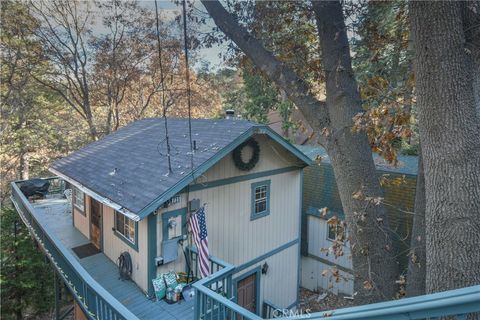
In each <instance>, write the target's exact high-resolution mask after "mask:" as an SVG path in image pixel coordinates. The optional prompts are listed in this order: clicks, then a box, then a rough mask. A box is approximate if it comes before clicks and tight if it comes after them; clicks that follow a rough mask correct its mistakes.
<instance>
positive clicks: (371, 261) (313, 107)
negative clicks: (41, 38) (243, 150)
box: [202, 0, 397, 303]
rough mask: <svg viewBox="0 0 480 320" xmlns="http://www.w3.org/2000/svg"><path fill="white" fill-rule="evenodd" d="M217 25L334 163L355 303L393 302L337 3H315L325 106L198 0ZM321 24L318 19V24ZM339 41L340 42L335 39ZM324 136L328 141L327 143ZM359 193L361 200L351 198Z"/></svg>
mask: <svg viewBox="0 0 480 320" xmlns="http://www.w3.org/2000/svg"><path fill="white" fill-rule="evenodd" d="M202 3H203V5H204V6H205V8H206V9H207V11H208V12H209V13H210V15H211V16H212V18H213V19H214V21H215V23H216V25H217V26H218V27H219V28H220V29H221V30H222V31H223V32H224V33H225V34H226V35H227V36H228V37H229V38H230V39H232V40H233V41H234V42H235V43H236V45H237V46H238V47H240V49H241V50H242V51H243V52H244V53H245V54H246V55H247V56H248V57H249V58H250V59H251V60H252V62H253V63H254V64H255V65H256V66H257V67H258V68H259V69H261V70H262V72H264V73H265V75H266V76H268V77H269V78H270V80H271V81H273V82H275V84H276V85H277V86H278V87H279V88H280V89H282V90H284V91H285V92H286V94H287V95H288V97H289V98H290V99H291V100H292V101H293V102H294V103H295V105H296V106H297V107H298V108H299V109H300V110H301V111H302V113H303V115H304V116H305V118H306V119H308V121H309V124H310V125H311V127H312V128H313V129H314V130H315V131H316V132H317V133H321V132H322V131H323V129H324V128H326V129H327V131H325V132H330V134H328V135H324V136H323V138H322V142H324V145H325V147H326V148H327V151H328V153H329V155H330V157H331V159H332V164H333V168H334V172H335V178H336V181H337V186H338V190H339V193H340V197H341V200H342V205H343V209H344V212H345V215H346V220H347V225H348V231H349V236H350V238H351V245H352V247H353V249H354V250H352V251H353V252H354V253H353V257H352V261H353V267H354V270H355V276H356V280H355V291H356V292H357V295H356V298H355V299H356V302H357V303H369V302H374V301H379V300H386V299H391V298H392V297H393V296H394V293H395V278H396V275H397V272H396V271H397V268H396V263H395V261H394V258H393V254H392V252H391V250H392V244H391V240H390V233H389V231H388V221H387V217H386V216H385V211H384V208H383V206H381V205H379V206H375V205H373V204H372V203H371V202H372V201H371V200H365V197H370V198H375V197H379V196H381V194H382V193H381V189H380V185H379V182H378V179H377V176H376V170H375V166H374V163H373V159H372V155H371V150H370V147H369V144H368V141H367V137H366V135H365V134H364V133H361V134H354V133H352V132H351V127H352V118H353V116H354V115H355V114H356V113H357V112H360V111H361V107H360V99H359V95H358V91H357V87H356V82H355V79H354V78H353V72H352V68H351V62H350V55H349V54H350V53H349V48H348V41H347V38H346V32H345V26H344V22H343V16H342V11H341V6H340V3H339V2H333V3H328V4H327V5H326V6H325V8H323V7H324V6H323V5H322V4H321V3H318V5H317V7H318V8H317V9H319V12H318V13H319V14H320V15H322V14H323V13H322V11H323V10H325V13H326V17H327V16H328V15H330V14H332V15H333V16H332V17H329V18H328V19H326V20H324V21H320V22H319V23H320V25H319V27H320V29H321V30H320V37H321V38H322V37H326V39H320V40H321V42H322V48H323V49H324V50H323V52H322V54H323V58H324V59H326V60H325V61H324V66H325V69H326V70H327V106H328V110H327V108H326V107H325V105H324V103H322V102H320V101H319V100H318V99H316V98H315V97H314V96H313V95H312V94H311V93H310V91H309V88H308V86H307V85H306V84H305V83H304V81H303V80H301V79H299V78H298V76H297V75H296V74H295V73H294V72H293V71H292V70H291V69H290V68H289V67H288V66H286V65H285V64H283V63H281V62H280V61H278V60H277V59H276V58H275V57H274V56H273V54H272V53H271V52H269V51H267V50H266V49H265V48H264V47H263V46H262V45H261V44H260V42H259V41H258V40H257V39H255V38H254V37H252V36H251V35H250V34H249V33H248V32H247V31H246V30H245V28H243V27H241V26H240V25H239V24H238V22H237V21H236V20H235V18H234V17H233V16H232V15H231V14H229V13H228V12H227V11H226V10H225V9H224V8H223V7H222V5H221V4H220V3H219V2H218V1H207V0H202ZM320 20H322V19H320ZM337 35H339V36H338V38H337ZM327 136H328V137H327ZM358 191H362V192H363V195H364V197H362V199H354V198H353V197H352V195H353V194H354V193H356V192H358Z"/></svg>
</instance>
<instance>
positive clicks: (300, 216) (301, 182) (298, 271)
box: [289, 170, 303, 309]
mask: <svg viewBox="0 0 480 320" xmlns="http://www.w3.org/2000/svg"><path fill="white" fill-rule="evenodd" d="M299 199H300V200H299V201H300V204H299V206H298V237H299V238H300V240H301V237H302V212H303V210H302V209H303V170H301V171H300V198H299ZM301 244H302V243H301V241H300V244H299V245H298V263H297V301H296V302H298V301H299V299H300V278H301V270H300V265H301V258H302V250H301ZM296 302H295V303H296ZM289 309H290V308H289Z"/></svg>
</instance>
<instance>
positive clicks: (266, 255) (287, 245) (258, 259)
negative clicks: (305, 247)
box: [235, 238, 300, 273]
mask: <svg viewBox="0 0 480 320" xmlns="http://www.w3.org/2000/svg"><path fill="white" fill-rule="evenodd" d="M299 243H300V239H298V238H297V239H295V240H292V241H290V242H287V243H285V244H283V245H281V246H280V247H278V248H275V249H273V250H271V251H268V252H266V253H264V254H262V255H261V256H258V257H256V258H255V259H253V260H250V261H248V262H245V263H244V264H241V265H239V266H236V267H235V273H238V272H240V271H242V270H245V269H247V268H249V267H251V266H253V265H254V264H256V263H259V262H261V261H262V260H265V259H267V258H269V257H271V256H273V255H275V254H277V253H279V252H281V251H283V250H285V249H288V248H290V247H291V246H293V245H296V244H299Z"/></svg>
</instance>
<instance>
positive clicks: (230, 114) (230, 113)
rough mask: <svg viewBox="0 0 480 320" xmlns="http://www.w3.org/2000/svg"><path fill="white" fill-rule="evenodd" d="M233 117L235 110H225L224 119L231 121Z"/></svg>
mask: <svg viewBox="0 0 480 320" xmlns="http://www.w3.org/2000/svg"><path fill="white" fill-rule="evenodd" d="M234 117H235V110H232V109H228V110H225V119H233V118H234Z"/></svg>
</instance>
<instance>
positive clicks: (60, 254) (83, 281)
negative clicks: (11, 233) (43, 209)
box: [11, 178, 138, 320]
mask: <svg viewBox="0 0 480 320" xmlns="http://www.w3.org/2000/svg"><path fill="white" fill-rule="evenodd" d="M49 180H52V182H51V186H50V188H51V189H52V190H50V189H49V192H50V191H51V192H52V193H59V194H61V193H62V192H63V190H62V188H64V186H62V183H61V182H60V181H59V180H60V179H58V178H49ZM18 183H21V181H20V182H12V183H11V186H12V197H11V199H12V202H13V204H14V206H15V208H16V209H17V212H18V214H19V216H20V218H21V219H22V221H23V222H24V223H25V225H26V226H27V228H28V229H29V231H30V233H31V234H32V235H33V236H34V237H35V239H36V241H37V242H38V243H39V244H40V245H41V247H42V249H43V251H44V252H45V254H46V255H47V257H48V258H49V260H50V261H51V263H52V264H53V266H55V268H56V269H57V271H58V274H59V275H60V276H61V277H62V278H63V281H64V282H65V284H66V285H67V286H68V287H69V288H70V290H71V292H72V294H73V295H74V297H75V300H76V301H77V302H78V303H79V305H80V306H81V308H82V309H83V311H84V312H85V314H86V315H87V317H89V318H90V319H107V320H117V319H128V320H130V319H138V318H137V317H136V316H135V315H134V314H133V313H131V312H130V311H129V310H128V309H127V308H126V307H125V306H124V305H122V304H121V303H120V302H119V301H118V300H117V299H115V298H114V297H113V296H112V295H111V294H110V293H109V292H108V291H106V290H105V289H104V288H103V287H102V286H101V285H100V284H98V283H97V282H96V281H95V280H94V279H93V278H92V277H91V276H90V274H89V273H88V272H87V271H86V270H85V269H84V268H83V267H82V265H81V264H80V263H79V262H78V261H77V259H76V258H75V257H74V256H73V255H72V253H70V251H69V250H68V249H67V248H66V247H65V246H64V245H63V244H62V243H61V242H60V240H59V239H58V238H57V237H56V236H55V235H54V234H52V233H48V232H47V231H46V230H45V229H44V228H43V227H42V225H41V224H40V223H39V222H38V219H37V217H36V215H37V212H36V211H35V208H34V207H33V206H32V204H31V203H30V202H29V201H28V199H27V198H26V197H25V195H24V194H23V193H22V192H21V191H20V188H19V186H18ZM57 189H58V190H57Z"/></svg>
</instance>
